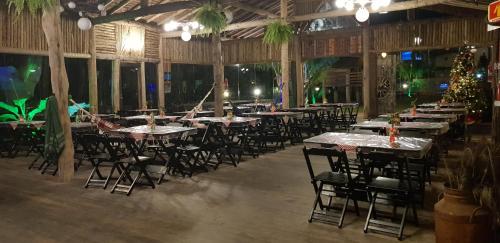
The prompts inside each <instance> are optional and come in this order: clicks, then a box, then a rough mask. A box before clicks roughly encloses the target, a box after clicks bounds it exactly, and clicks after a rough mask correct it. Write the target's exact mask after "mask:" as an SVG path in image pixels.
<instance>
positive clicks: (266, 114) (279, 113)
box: [245, 111, 302, 117]
mask: <svg viewBox="0 0 500 243" xmlns="http://www.w3.org/2000/svg"><path fill="white" fill-rule="evenodd" d="M300 115H302V114H301V113H300V112H291V111H275V112H270V111H263V112H251V113H245V116H247V117H286V116H289V117H297V116H300Z"/></svg>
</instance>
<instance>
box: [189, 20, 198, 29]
mask: <svg viewBox="0 0 500 243" xmlns="http://www.w3.org/2000/svg"><path fill="white" fill-rule="evenodd" d="M189 25H191V28H193V29H198V28H199V27H200V24H199V23H198V22H197V21H193V22H190V23H189Z"/></svg>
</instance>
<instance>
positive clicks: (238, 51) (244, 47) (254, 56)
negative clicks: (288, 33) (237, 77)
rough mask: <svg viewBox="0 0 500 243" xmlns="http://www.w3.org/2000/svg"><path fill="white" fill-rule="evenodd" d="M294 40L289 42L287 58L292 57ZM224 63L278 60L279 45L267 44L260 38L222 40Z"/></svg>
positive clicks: (293, 54) (279, 54)
mask: <svg viewBox="0 0 500 243" xmlns="http://www.w3.org/2000/svg"><path fill="white" fill-rule="evenodd" d="M293 46H294V42H293V41H292V42H290V43H289V55H288V56H289V58H290V60H293V59H294V56H295V52H294V50H293ZM222 54H223V60H224V64H251V63H265V62H279V61H280V60H281V47H280V46H275V45H272V46H270V45H267V44H264V43H263V42H262V39H260V38H252V39H241V40H230V41H224V42H222Z"/></svg>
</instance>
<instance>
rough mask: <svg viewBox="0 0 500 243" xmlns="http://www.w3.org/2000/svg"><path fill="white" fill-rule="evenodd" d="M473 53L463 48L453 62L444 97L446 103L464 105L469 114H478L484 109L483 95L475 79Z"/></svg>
mask: <svg viewBox="0 0 500 243" xmlns="http://www.w3.org/2000/svg"><path fill="white" fill-rule="evenodd" d="M475 71H476V67H475V65H474V53H472V52H471V50H470V49H469V48H465V49H463V50H461V51H460V53H459V54H458V55H457V56H456V57H455V59H454V60H453V66H452V68H451V73H450V78H451V79H450V85H449V87H448V90H447V92H446V94H445V96H444V99H445V100H446V101H447V102H460V103H464V104H465V107H466V108H467V110H468V112H469V114H471V113H472V114H480V113H481V112H482V111H483V110H484V109H485V108H486V101H485V98H484V97H485V95H484V94H483V92H482V89H481V86H480V84H479V80H478V79H477V78H476V77H475Z"/></svg>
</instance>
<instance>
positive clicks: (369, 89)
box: [362, 24, 377, 118]
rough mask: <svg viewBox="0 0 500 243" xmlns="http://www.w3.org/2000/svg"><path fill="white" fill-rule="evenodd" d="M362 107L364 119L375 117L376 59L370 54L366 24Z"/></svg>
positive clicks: (368, 32)
mask: <svg viewBox="0 0 500 243" xmlns="http://www.w3.org/2000/svg"><path fill="white" fill-rule="evenodd" d="M362 35H363V107H364V117H365V118H373V117H375V116H377V79H376V77H375V76H376V75H375V71H376V69H377V67H376V65H377V62H376V57H375V55H374V54H373V53H371V52H370V49H371V42H372V38H371V34H370V28H369V25H368V24H365V25H364V27H363V33H362Z"/></svg>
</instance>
